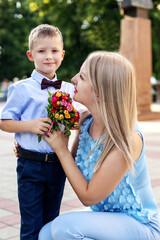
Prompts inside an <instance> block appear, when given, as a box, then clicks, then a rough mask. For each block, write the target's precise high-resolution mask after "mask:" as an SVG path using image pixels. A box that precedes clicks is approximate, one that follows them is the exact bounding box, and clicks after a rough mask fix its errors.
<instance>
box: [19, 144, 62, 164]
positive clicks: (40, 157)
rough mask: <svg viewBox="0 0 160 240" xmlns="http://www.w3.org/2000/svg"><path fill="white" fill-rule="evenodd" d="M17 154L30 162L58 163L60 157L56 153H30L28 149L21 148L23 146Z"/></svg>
mask: <svg viewBox="0 0 160 240" xmlns="http://www.w3.org/2000/svg"><path fill="white" fill-rule="evenodd" d="M17 154H18V156H20V157H23V158H26V159H29V160H34V161H40V162H51V163H53V162H57V161H59V160H58V157H57V155H56V153H54V152H53V153H40V152H34V151H29V150H26V149H23V148H21V146H18V147H17Z"/></svg>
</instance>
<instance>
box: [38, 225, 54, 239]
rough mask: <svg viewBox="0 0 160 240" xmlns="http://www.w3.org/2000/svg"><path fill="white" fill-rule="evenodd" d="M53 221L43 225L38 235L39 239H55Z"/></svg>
mask: <svg viewBox="0 0 160 240" xmlns="http://www.w3.org/2000/svg"><path fill="white" fill-rule="evenodd" d="M51 223H52V222H49V223H47V224H46V225H44V226H43V227H42V229H41V230H40V232H39V235H38V240H46V239H47V240H53V238H52V235H51Z"/></svg>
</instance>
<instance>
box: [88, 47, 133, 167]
mask: <svg viewBox="0 0 160 240" xmlns="http://www.w3.org/2000/svg"><path fill="white" fill-rule="evenodd" d="M84 64H85V66H86V69H87V75H88V78H89V81H90V82H91V84H92V86H93V89H94V91H95V97H96V98H97V96H98V103H97V107H98V108H99V109H100V114H101V118H102V121H103V124H104V126H103V127H102V132H103V133H104V132H105V137H104V139H102V140H101V141H100V140H99V143H98V144H101V143H102V142H104V147H103V151H102V153H101V155H100V157H99V160H98V162H97V164H96V166H95V171H96V170H97V169H98V168H99V166H100V165H101V164H102V162H103V160H104V158H105V157H106V156H107V155H108V154H109V153H110V152H111V151H113V150H114V149H115V147H116V148H118V149H119V150H120V152H121V153H122V155H123V156H124V158H125V159H126V162H127V164H128V167H129V169H130V170H131V171H133V158H132V144H131V132H132V131H133V130H134V129H135V125H136V119H137V108H136V82H135V73H134V69H133V66H132V64H131V63H130V62H129V61H128V60H127V59H126V58H125V57H123V56H122V55H120V54H119V53H113V52H105V51H98V52H93V53H91V54H90V55H89V56H88V58H87V59H86V61H85V62H84Z"/></svg>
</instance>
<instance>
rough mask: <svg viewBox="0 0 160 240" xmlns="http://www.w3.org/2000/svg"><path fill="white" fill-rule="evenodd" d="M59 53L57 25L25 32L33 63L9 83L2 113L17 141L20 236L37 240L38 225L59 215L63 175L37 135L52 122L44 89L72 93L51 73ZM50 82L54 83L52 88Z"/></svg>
mask: <svg viewBox="0 0 160 240" xmlns="http://www.w3.org/2000/svg"><path fill="white" fill-rule="evenodd" d="M64 54H65V51H64V50H63V38H62V34H61V32H60V31H59V29H58V28H56V27H54V26H51V25H48V24H41V25H39V26H37V27H36V28H34V29H33V30H32V31H31V33H30V35H29V51H27V56H28V58H29V60H30V61H33V62H34V65H35V70H34V71H33V73H32V75H31V77H30V78H28V79H26V80H22V81H19V82H17V83H15V84H13V85H11V86H10V88H9V94H8V101H7V103H6V105H5V107H4V109H3V111H2V115H1V119H2V120H1V129H2V130H3V131H7V132H15V139H16V141H17V143H18V145H19V147H18V163H17V176H18V198H19V206H20V213H21V233H20V239H21V240H25V239H26V240H37V238H38V232H39V230H40V229H41V227H42V226H43V225H44V224H46V223H47V222H49V221H51V220H53V219H54V218H55V217H56V216H57V215H58V214H59V209H60V203H61V199H62V195H63V189H64V184H65V174H64V172H63V169H62V167H61V164H60V162H59V160H58V158H57V156H56V154H55V153H54V152H53V150H52V149H51V148H50V146H49V144H48V143H47V142H46V141H44V140H43V139H42V141H41V142H40V143H38V136H37V134H44V133H45V132H46V131H47V130H48V129H49V127H50V124H49V123H51V120H50V119H49V118H47V117H46V116H47V110H46V108H45V106H47V98H48V96H49V95H48V90H49V91H50V92H52V93H53V92H55V91H57V89H58V88H60V89H61V91H65V92H67V93H69V94H70V95H71V97H72V96H73V92H74V87H73V85H72V84H70V83H67V82H62V81H61V80H57V76H56V70H57V69H58V68H59V66H60V65H61V62H62V60H63V57H64ZM44 78H46V79H47V80H48V81H49V83H48V81H47V80H46V79H44ZM52 83H55V84H56V85H55V86H51V85H52ZM47 84H49V85H47ZM44 116H45V117H44ZM46 122H49V123H46Z"/></svg>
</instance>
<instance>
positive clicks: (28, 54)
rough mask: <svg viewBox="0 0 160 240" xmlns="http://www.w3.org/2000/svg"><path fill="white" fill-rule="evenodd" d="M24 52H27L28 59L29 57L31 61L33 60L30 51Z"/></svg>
mask: <svg viewBox="0 0 160 240" xmlns="http://www.w3.org/2000/svg"><path fill="white" fill-rule="evenodd" d="M26 54H27V57H28V59H29V60H30V61H31V62H33V61H34V60H33V56H32V53H31V52H30V51H27V52H26Z"/></svg>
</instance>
